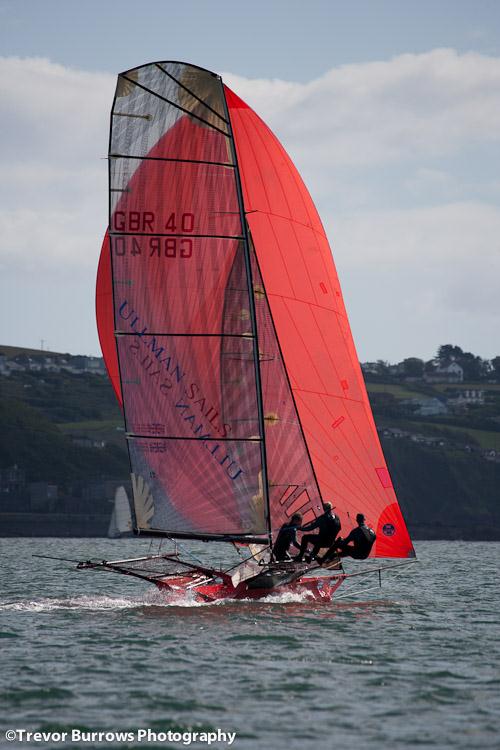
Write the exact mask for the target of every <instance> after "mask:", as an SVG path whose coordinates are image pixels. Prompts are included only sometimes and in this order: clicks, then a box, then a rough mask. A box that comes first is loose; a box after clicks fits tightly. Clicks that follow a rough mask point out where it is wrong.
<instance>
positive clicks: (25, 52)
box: [0, 0, 500, 362]
mask: <svg viewBox="0 0 500 750" xmlns="http://www.w3.org/2000/svg"><path fill="white" fill-rule="evenodd" d="M153 60H182V61H186V62H190V63H195V64H198V65H200V66H202V67H205V68H209V69H211V70H213V71H215V72H217V73H220V74H222V76H223V78H224V80H225V82H227V83H228V84H229V85H230V86H231V88H233V89H234V90H235V91H236V92H237V93H238V94H239V95H240V96H241V97H242V98H243V99H245V100H246V101H247V102H248V104H250V106H252V107H253V108H254V109H255V110H256V111H257V112H258V113H259V114H260V115H261V116H262V117H263V118H264V120H265V121H266V122H267V123H268V124H269V125H270V127H271V128H272V129H273V130H274V132H275V133H276V135H277V136H278V138H279V139H280V140H281V142H282V143H283V145H284V146H285V148H286V149H287V151H288V153H289V154H290V156H291V157H292V159H293V160H294V162H295V163H296V165H297V167H298V169H299V171H300V172H301V174H302V176H303V178H304V180H305V182H306V185H307V186H308V188H309V190H310V192H311V195H312V197H313V199H314V201H315V203H316V205H317V208H318V210H319V212H320V215H321V218H322V220H323V223H324V225H325V228H326V231H327V234H328V237H329V240H330V244H331V246H332V251H333V256H334V259H335V263H336V266H337V270H338V272H339V276H340V281H341V285H342V289H343V293H344V297H345V301H346V306H347V310H348V313H349V318H350V322H351V327H352V330H353V335H354V339H355V342H356V347H357V350H358V355H359V358H360V359H361V360H362V361H371V360H376V359H384V360H388V361H390V362H397V361H400V360H401V359H403V358H405V357H410V356H418V357H422V358H424V359H429V358H431V357H432V356H434V355H435V353H436V351H437V348H438V346H439V345H440V344H445V343H451V344H456V345H458V346H461V347H462V348H463V349H465V350H468V351H473V352H474V353H476V354H479V355H481V356H482V357H485V358H491V357H493V356H495V355H498V354H500V342H499V341H498V331H499V328H500V325H499V324H500V305H499V300H500V206H499V202H500V201H499V199H500V169H499V167H500V3H498V2H497V1H496V0H494V1H493V0H492V1H489V0H477V1H476V2H464V1H463V0H440V1H439V2H436V1H435V0H433V2H428V0H420V2H419V3H415V2H413V0H408V1H407V0H398V1H397V2H396V1H394V2H393V1H392V0H367V1H366V2H364V1H361V0H351V1H350V2H349V3H345V2H344V1H343V2H337V0H330V1H329V2H326V1H325V2H323V1H322V0H309V2H308V3H305V2H303V1H301V2H295V0H287V2H282V1H281V0H275V1H274V2H273V1H272V0H267V2H262V1H261V0H253V2H251V3H243V2H240V1H238V0H233V2H226V0H221V1H219V2H212V3H209V2H202V1H201V0H200V1H193V0H184V2H182V3H173V2H170V0H143V1H142V2H140V3H138V2H137V1H136V0H135V2H129V0H120V2H116V1H115V0H106V1H105V2H104V1H103V0H99V2H97V1H95V0H78V2H75V1H74V0H64V1H63V0H0V117H1V123H2V137H1V139H0V170H1V172H2V175H1V179H0V305H1V318H0V325H1V331H0V344H4V345H16V346H26V347H30V348H31V347H33V348H39V347H40V346H41V345H42V343H41V342H43V347H44V348H45V349H51V350H52V351H61V352H70V353H72V354H92V355H98V354H100V349H99V343H98V339H97V332H96V326H95V315H94V288H95V273H96V268H97V261H98V256H99V251H100V245H101V242H102V237H103V234H104V232H105V229H106V225H107V161H106V153H107V142H108V127H109V110H110V108H111V103H112V97H113V92H114V87H115V83H116V74H117V73H118V72H120V71H122V70H126V69H128V68H131V67H135V66H137V65H140V64H143V63H146V62H150V61H153Z"/></svg>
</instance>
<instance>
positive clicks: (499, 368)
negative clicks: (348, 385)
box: [376, 344, 500, 383]
mask: <svg viewBox="0 0 500 750" xmlns="http://www.w3.org/2000/svg"><path fill="white" fill-rule="evenodd" d="M453 362H456V363H457V364H458V365H460V367H461V368H462V369H463V372H464V380H466V381H477V382H492V381H493V382H495V383H500V355H498V356H496V357H493V359H482V358H481V357H479V356H477V355H476V354H472V352H464V351H463V349H461V348H460V347H459V346H455V345H454V344H443V345H441V346H440V347H439V349H438V351H437V355H436V356H435V357H434V358H433V359H430V360H428V361H425V360H423V359H419V358H418V357H407V358H406V359H404V360H403V361H402V362H399V363H398V364H397V365H391V364H390V363H389V362H384V361H383V360H378V361H377V363H376V367H377V374H378V375H379V376H387V377H391V376H392V377H394V375H400V376H402V377H411V378H424V376H425V375H431V374H432V373H433V372H435V371H436V369H443V368H446V367H449V365H451V364H452V363H453Z"/></svg>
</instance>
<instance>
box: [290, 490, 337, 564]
mask: <svg viewBox="0 0 500 750" xmlns="http://www.w3.org/2000/svg"><path fill="white" fill-rule="evenodd" d="M323 511H324V512H323V513H322V514H321V516H318V518H316V519H315V520H314V521H311V522H310V523H306V525H305V526H303V527H302V529H301V531H313V530H314V529H318V533H317V534H304V536H303V537H302V540H301V542H300V550H299V554H298V555H297V557H296V558H295V559H296V560H297V561H299V562H300V561H301V560H302V558H303V557H304V553H305V552H306V550H307V547H308V545H309V544H312V545H313V548H312V552H311V554H310V555H306V557H305V560H306V562H311V560H313V559H315V557H316V555H317V554H318V552H319V551H320V549H321V547H330V546H331V545H332V544H333V543H334V541H335V539H336V537H337V534H338V533H339V531H340V519H339V518H338V517H337V516H336V515H335V514H334V513H333V512H332V504H331V503H323Z"/></svg>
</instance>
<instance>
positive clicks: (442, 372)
mask: <svg viewBox="0 0 500 750" xmlns="http://www.w3.org/2000/svg"><path fill="white" fill-rule="evenodd" d="M424 380H425V381H426V382H427V383H463V380H464V371H463V367H461V366H460V365H459V364H458V362H452V363H451V364H449V365H447V366H446V367H440V366H439V365H438V364H436V366H435V368H434V369H433V370H432V371H431V372H426V373H425V375H424Z"/></svg>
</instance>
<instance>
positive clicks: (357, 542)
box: [318, 513, 377, 563]
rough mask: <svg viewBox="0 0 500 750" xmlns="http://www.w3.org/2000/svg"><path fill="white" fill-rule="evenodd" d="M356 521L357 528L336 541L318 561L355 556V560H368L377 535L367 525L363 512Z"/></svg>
mask: <svg viewBox="0 0 500 750" xmlns="http://www.w3.org/2000/svg"><path fill="white" fill-rule="evenodd" d="M356 522H357V524H358V526H357V528H355V529H353V530H352V531H351V533H350V534H349V536H347V537H346V538H345V539H339V540H338V541H337V542H335V544H333V545H332V546H331V547H330V549H329V550H328V552H327V553H326V555H324V557H323V558H322V559H321V560H318V562H321V563H324V562H327V561H328V560H332V559H333V558H334V557H353V558H354V559H355V560H366V558H367V557H368V555H369V554H370V552H371V549H372V547H373V543H374V542H375V539H376V538H377V536H376V534H375V532H374V531H373V529H371V528H370V527H369V526H367V525H366V523H365V517H364V515H363V514H362V513H358V515H357V516H356Z"/></svg>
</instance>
